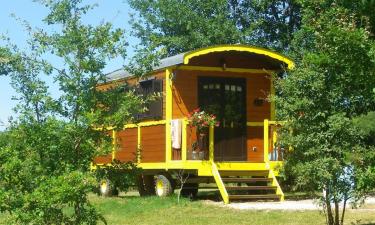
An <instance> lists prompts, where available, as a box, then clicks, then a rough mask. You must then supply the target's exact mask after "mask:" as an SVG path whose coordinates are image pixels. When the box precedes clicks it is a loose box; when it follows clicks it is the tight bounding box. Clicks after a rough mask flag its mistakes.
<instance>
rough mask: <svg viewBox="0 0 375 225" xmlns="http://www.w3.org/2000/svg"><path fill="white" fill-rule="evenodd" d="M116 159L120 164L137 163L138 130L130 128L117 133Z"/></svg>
mask: <svg viewBox="0 0 375 225" xmlns="http://www.w3.org/2000/svg"><path fill="white" fill-rule="evenodd" d="M116 141H117V144H118V146H117V151H116V157H115V158H116V159H117V160H119V161H120V162H128V161H134V162H135V161H136V156H137V155H136V154H137V147H138V128H128V129H125V130H122V131H118V132H117V140H116Z"/></svg>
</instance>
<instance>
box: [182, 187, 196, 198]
mask: <svg viewBox="0 0 375 225" xmlns="http://www.w3.org/2000/svg"><path fill="white" fill-rule="evenodd" d="M198 187H199V184H196V183H186V184H184V185H183V186H182V189H181V196H183V197H185V198H190V199H192V198H195V197H197V194H198Z"/></svg>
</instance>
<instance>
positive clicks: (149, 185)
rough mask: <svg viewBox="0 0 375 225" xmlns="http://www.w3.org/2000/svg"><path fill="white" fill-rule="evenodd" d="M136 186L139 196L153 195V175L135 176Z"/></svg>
mask: <svg viewBox="0 0 375 225" xmlns="http://www.w3.org/2000/svg"><path fill="white" fill-rule="evenodd" d="M137 187H138V192H139V195H140V196H150V195H155V179H154V176H153V175H144V174H141V175H139V176H138V177H137Z"/></svg>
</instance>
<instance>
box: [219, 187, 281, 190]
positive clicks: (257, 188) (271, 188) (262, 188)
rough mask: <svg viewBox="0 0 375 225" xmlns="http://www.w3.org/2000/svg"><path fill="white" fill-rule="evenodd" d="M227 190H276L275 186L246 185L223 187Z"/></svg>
mask: <svg viewBox="0 0 375 225" xmlns="http://www.w3.org/2000/svg"><path fill="white" fill-rule="evenodd" d="M225 188H226V189H227V190H228V191H233V190H276V189H277V187H276V186H247V187H229V186H226V187H225Z"/></svg>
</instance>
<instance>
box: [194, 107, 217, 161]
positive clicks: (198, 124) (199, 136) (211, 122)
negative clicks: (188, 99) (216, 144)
mask: <svg viewBox="0 0 375 225" xmlns="http://www.w3.org/2000/svg"><path fill="white" fill-rule="evenodd" d="M188 119H189V121H190V123H189V124H190V130H192V127H195V128H196V142H194V143H193V144H192V146H191V151H190V152H189V155H190V154H191V155H190V158H191V159H193V160H207V159H208V146H209V140H208V136H209V127H210V126H219V122H218V121H216V116H215V115H213V114H208V113H206V112H204V111H200V109H199V108H198V109H195V110H194V111H193V112H191V113H189V115H188Z"/></svg>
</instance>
